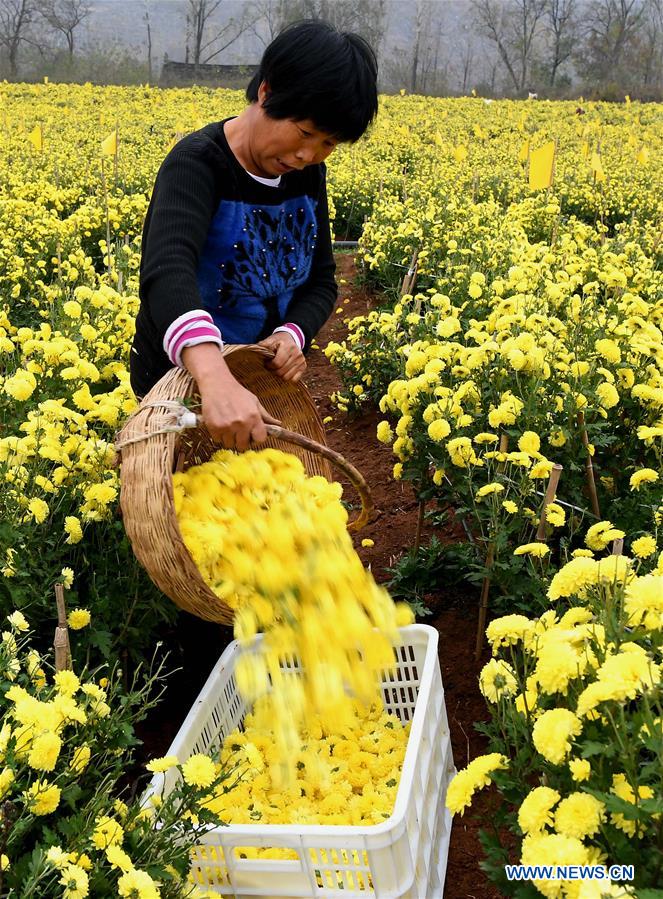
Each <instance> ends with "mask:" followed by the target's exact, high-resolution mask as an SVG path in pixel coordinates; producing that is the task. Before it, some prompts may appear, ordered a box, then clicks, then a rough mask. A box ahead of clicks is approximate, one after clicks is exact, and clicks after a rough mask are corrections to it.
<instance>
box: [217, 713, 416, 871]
mask: <svg viewBox="0 0 663 899" xmlns="http://www.w3.org/2000/svg"><path fill="white" fill-rule="evenodd" d="M261 707H262V708H261ZM265 707H267V708H268V707H269V701H268V698H265V699H263V700H261V701H260V702H258V703H257V707H256V710H255V712H254V713H251V714H249V715H248V716H247V717H246V719H245V721H244V730H243V732H241V733H240V732H239V731H235V732H233V733H232V734H230V735H229V736H228V737H227V738H226V739H225V741H224V743H223V747H222V749H221V757H220V764H221V766H222V767H226V768H233V767H234V770H235V771H236V774H237V777H236V781H237V782H236V785H235V786H234V787H233V789H231V790H229V791H228V792H223V790H222V789H219V790H218V791H217V792H216V795H214V796H213V797H212V798H211V799H210V800H208V802H206V807H208V808H210V809H211V810H212V811H213V812H214V813H215V814H216V815H218V816H219V817H220V818H221V819H222V820H223V821H225V822H226V823H228V824H263V825H265V824H296V825H301V824H323V825H364V826H366V825H374V824H382V823H384V822H385V821H386V820H387V819H388V818H389V817H390V816H391V813H392V810H393V807H394V802H395V799H396V792H397V790H398V784H399V782H400V777H401V769H402V765H403V759H404V757H405V749H406V746H407V739H408V733H409V726H406V727H404V726H403V725H402V724H401V722H400V721H399V720H398V718H397V717H396V716H395V715H391V714H389V713H388V712H385V711H383V709H382V707H381V706H373V707H371V708H365V707H362V706H361V705H360V704H359V703H353V704H352V707H351V715H352V717H351V721H350V723H349V724H348V725H347V726H345V727H343V728H342V729H341V730H340V732H338V733H336V732H330V731H328V730H326V728H325V726H324V722H323V720H322V719H321V718H320V717H316V718H315V719H313V720H312V721H311V722H310V725H309V726H308V727H307V728H306V729H305V731H304V732H303V733H302V742H301V744H300V745H299V747H298V748H297V751H296V752H295V754H294V759H293V762H294V767H295V777H294V779H293V780H292V781H291V782H290V783H288V784H287V785H282V784H281V783H280V782H279V780H278V770H279V767H280V761H281V760H280V756H279V750H278V744H277V742H276V733H275V730H274V728H269V727H264V726H263V724H262V723H261V721H262V719H263V717H264V716H263V712H264V711H265ZM274 771H276V772H277V779H276V780H275V779H274V777H273V776H272V773H273V772H274ZM225 786H226V787H227V784H225ZM241 852H242V855H243V856H244V857H247V858H258V857H260V858H291V857H295V856H294V855H293V854H292V853H291V852H290V851H289V850H286V849H274V848H270V849H267V850H261V849H257V848H249V847H245V848H244V849H242V850H241Z"/></svg>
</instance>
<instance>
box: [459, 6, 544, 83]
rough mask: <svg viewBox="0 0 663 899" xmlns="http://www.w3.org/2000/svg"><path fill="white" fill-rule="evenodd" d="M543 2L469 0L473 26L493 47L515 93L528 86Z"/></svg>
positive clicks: (542, 11)
mask: <svg viewBox="0 0 663 899" xmlns="http://www.w3.org/2000/svg"><path fill="white" fill-rule="evenodd" d="M545 3H546V0H507V2H505V3H502V2H500V0H471V5H472V9H473V10H474V15H475V17H476V20H477V24H478V26H479V28H480V29H481V31H482V32H483V34H484V36H485V37H487V38H488V40H489V41H492V43H494V44H495V46H496V48H497V51H498V53H499V57H500V59H501V60H502V63H503V64H504V66H505V68H506V70H507V73H508V75H509V78H510V80H511V82H512V84H513V86H514V88H515V90H516V91H517V92H519V93H520V92H522V91H524V90H525V88H526V87H528V86H529V85H528V78H529V74H530V68H531V63H532V55H533V51H534V41H535V38H536V36H537V34H538V31H539V27H540V26H539V23H540V21H541V18H542V16H543V14H544V10H545Z"/></svg>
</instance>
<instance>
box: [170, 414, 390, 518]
mask: <svg viewBox="0 0 663 899" xmlns="http://www.w3.org/2000/svg"><path fill="white" fill-rule="evenodd" d="M180 423H181V425H182V426H183V427H203V426H204V422H203V419H202V416H200V415H195V413H193V412H191V411H189V412H187V413H184V415H182V417H181V419H180ZM265 428H266V429H267V433H268V434H269V436H270V437H277V438H278V439H279V440H283V441H284V442H285V443H294V444H296V445H297V446H301V447H302V448H303V449H307V450H309V451H310V452H312V453H317V454H318V455H319V456H324V458H325V459H328V460H329V461H330V462H331V463H332V465H335V466H336V467H337V468H340V469H341V471H342V472H343V473H344V474H345V475H347V477H348V480H349V481H350V483H351V484H352V486H353V487H354V488H355V490H356V491H357V493H358V494H359V498H360V499H361V512H360V513H359V515H358V516H357V517H356V518H355V520H354V521H351V522H350V523H349V524H348V530H349V531H359V530H361V528H363V527H364V525H366V524H368V522H369V521H370V520H371V518H372V517H373V513H374V511H375V507H374V506H373V497H372V496H371V491H370V488H369V486H368V484H367V483H366V480H365V478H364V476H363V474H362V473H361V472H360V471H359V470H358V469H356V468H355V467H354V465H353V464H352V463H351V462H348V460H347V459H346V458H345V457H344V456H342V455H341V454H340V453H337V452H336V451H335V450H333V449H330V448H329V447H328V446H325V445H324V444H323V443H318V441H317V440H311V438H310V437H305V436H304V435H303V434H299V433H297V431H288V429H287V428H282V427H281V426H280V425H270V424H266V425H265Z"/></svg>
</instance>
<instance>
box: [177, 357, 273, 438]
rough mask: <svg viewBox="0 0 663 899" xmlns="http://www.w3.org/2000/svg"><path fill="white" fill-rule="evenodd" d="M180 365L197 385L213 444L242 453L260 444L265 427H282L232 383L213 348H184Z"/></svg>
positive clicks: (246, 393)
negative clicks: (267, 425) (241, 451)
mask: <svg viewBox="0 0 663 899" xmlns="http://www.w3.org/2000/svg"><path fill="white" fill-rule="evenodd" d="M182 362H183V363H184V365H185V366H186V368H187V369H188V370H189V372H191V374H192V375H193V377H194V379H195V381H196V383H197V385H198V390H199V391H200V398H201V401H202V414H203V421H204V422H205V427H206V428H207V430H208V431H209V432H210V435H211V437H212V439H213V440H214V441H215V442H216V443H220V444H221V445H222V446H224V447H225V448H226V449H238V450H245V449H247V448H248V446H249V443H250V442H251V441H254V442H255V443H262V442H263V441H264V440H266V439H267V429H266V427H265V425H266V424H273V425H278V424H281V422H280V421H279V420H278V419H276V418H273V417H272V416H271V415H270V414H269V413H268V412H267V410H266V409H265V408H264V406H263V405H262V403H261V402H260V401H259V400H258V398H257V397H256V396H255V395H254V394H253V393H251V391H250V390H247V389H246V388H245V387H242V385H241V384H240V383H239V382H238V381H236V380H235V378H234V377H233V376H232V374H231V372H230V369H229V368H228V366H227V365H226V362H225V360H224V358H223V356H222V355H221V351H220V349H219V348H218V346H216V344H213V343H201V344H198V345H197V346H192V347H186V348H185V349H184V350H183V351H182Z"/></svg>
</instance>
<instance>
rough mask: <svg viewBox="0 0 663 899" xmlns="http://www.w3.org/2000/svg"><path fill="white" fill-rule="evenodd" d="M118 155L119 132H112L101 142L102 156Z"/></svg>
mask: <svg viewBox="0 0 663 899" xmlns="http://www.w3.org/2000/svg"><path fill="white" fill-rule="evenodd" d="M116 153H117V131H111V133H110V134H109V135H108V137H105V138H104V139H103V140H102V142H101V155H102V156H115V154H116Z"/></svg>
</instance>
